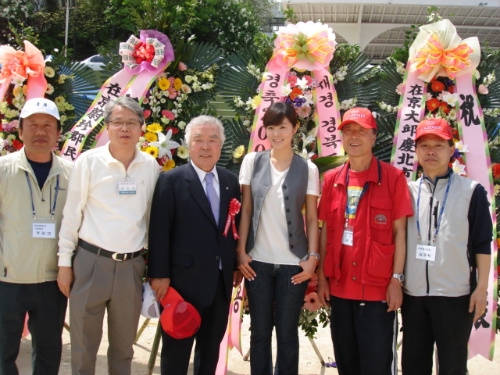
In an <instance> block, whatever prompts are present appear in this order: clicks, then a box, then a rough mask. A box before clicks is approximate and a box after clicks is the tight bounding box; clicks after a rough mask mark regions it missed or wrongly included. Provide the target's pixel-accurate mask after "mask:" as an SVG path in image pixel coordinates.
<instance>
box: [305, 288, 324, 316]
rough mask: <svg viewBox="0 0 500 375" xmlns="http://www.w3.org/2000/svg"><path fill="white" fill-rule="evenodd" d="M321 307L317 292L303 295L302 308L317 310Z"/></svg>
mask: <svg viewBox="0 0 500 375" xmlns="http://www.w3.org/2000/svg"><path fill="white" fill-rule="evenodd" d="M320 307H321V302H319V297H318V293H316V292H314V293H309V294H307V295H306V296H305V297H304V308H305V309H306V310H309V311H312V312H314V311H318V310H319V308H320Z"/></svg>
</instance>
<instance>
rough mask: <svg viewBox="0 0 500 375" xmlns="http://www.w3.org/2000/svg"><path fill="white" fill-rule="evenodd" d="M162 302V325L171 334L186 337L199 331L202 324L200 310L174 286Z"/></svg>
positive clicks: (178, 337) (181, 337) (177, 337)
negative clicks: (187, 300) (186, 299)
mask: <svg viewBox="0 0 500 375" xmlns="http://www.w3.org/2000/svg"><path fill="white" fill-rule="evenodd" d="M160 303H161V305H162V306H163V312H162V313H161V316H160V323H161V327H162V328H163V330H164V331H165V333H167V334H168V335H169V336H172V337H173V338H174V339H185V338H187V337H191V336H193V335H194V334H195V333H196V332H197V331H198V329H199V328H200V325H201V317H200V314H199V313H198V310H196V308H195V307H194V306H193V305H191V304H190V303H189V302H186V301H184V299H183V298H182V297H181V295H180V294H179V293H177V291H176V290H175V289H174V288H172V287H169V288H168V290H167V294H166V295H165V297H164V298H163V299H162V300H161V302H160Z"/></svg>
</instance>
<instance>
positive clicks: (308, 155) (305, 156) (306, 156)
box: [299, 148, 314, 160]
mask: <svg viewBox="0 0 500 375" xmlns="http://www.w3.org/2000/svg"><path fill="white" fill-rule="evenodd" d="M313 155H314V152H307V149H305V148H303V149H302V152H301V153H300V154H299V156H301V157H302V159H306V160H308V159H311V156H313Z"/></svg>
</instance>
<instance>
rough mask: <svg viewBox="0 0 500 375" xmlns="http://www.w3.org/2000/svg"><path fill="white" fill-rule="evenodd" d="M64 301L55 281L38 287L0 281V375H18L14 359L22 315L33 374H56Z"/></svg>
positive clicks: (59, 359) (15, 357)
mask: <svg viewBox="0 0 500 375" xmlns="http://www.w3.org/2000/svg"><path fill="white" fill-rule="evenodd" d="M66 306H67V298H66V297H65V296H64V295H63V294H62V293H61V292H60V291H59V288H58V287H57V282H56V281H50V282H45V283H39V284H14V283H5V282H0V375H18V374H19V372H18V369H17V366H16V359H17V356H18V354H19V347H20V344H21V336H22V332H23V328H24V321H25V317H26V313H27V314H28V317H29V319H28V328H29V330H30V333H31V338H32V339H31V342H32V355H31V358H32V365H33V374H34V375H57V374H58V372H59V364H60V362H61V350H62V338H61V334H62V329H63V326H64V317H65V314H66Z"/></svg>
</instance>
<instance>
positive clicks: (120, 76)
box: [60, 30, 174, 161]
mask: <svg viewBox="0 0 500 375" xmlns="http://www.w3.org/2000/svg"><path fill="white" fill-rule="evenodd" d="M148 46H149V47H151V48H152V49H149V50H148V48H147V47H148ZM147 51H149V52H150V56H146V57H147V59H143V58H141V62H140V63H139V62H138V61H137V60H136V59H137V58H136V53H139V52H140V53H141V56H144V53H146V52H147ZM120 54H121V55H122V61H123V62H124V68H123V69H122V70H121V71H119V72H118V73H116V74H115V75H113V76H112V77H111V78H109V79H108V80H107V81H106V82H105V83H104V85H103V86H102V88H101V90H100V91H99V93H98V94H97V96H96V98H95V100H94V102H93V103H92V105H91V106H90V108H89V109H88V110H87V112H86V113H85V115H83V117H82V118H81V119H80V120H79V121H78V122H77V123H76V124H75V126H74V127H73V129H71V135H70V136H69V138H68V140H67V141H66V142H65V144H64V146H63V147H62V149H61V154H60V155H61V156H62V157H63V158H66V159H69V160H73V161H74V160H76V158H77V157H78V156H79V155H80V153H81V152H82V149H83V145H84V144H85V143H86V140H87V138H88V136H89V135H90V134H91V133H92V131H94V129H96V128H97V127H98V126H99V125H100V124H101V122H102V120H103V114H104V107H105V106H106V104H107V103H108V102H109V101H112V100H114V99H116V98H117V97H119V96H123V95H127V96H130V97H132V98H135V99H137V100H138V101H139V103H142V100H143V99H144V95H145V94H146V93H147V91H148V89H149V87H150V86H151V84H152V83H153V82H154V80H155V79H156V77H157V76H158V75H160V74H161V73H162V72H163V71H164V70H165V69H166V68H167V67H168V65H169V63H170V62H171V61H173V60H174V52H173V47H172V44H171V43H170V40H169V39H168V37H167V36H166V35H164V34H162V33H160V32H158V31H156V30H141V33H140V39H138V38H136V37H135V36H133V35H132V36H131V37H130V38H129V40H128V41H127V42H126V43H121V44H120ZM105 134H106V133H105V132H104V126H103V127H102V128H101V129H100V131H99V133H98V134H96V137H95V140H94V143H93V144H92V145H91V146H92V147H94V146H95V145H96V144H97V145H98V146H102V145H103V144H105V143H106V142H107V141H108V137H107V135H105Z"/></svg>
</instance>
